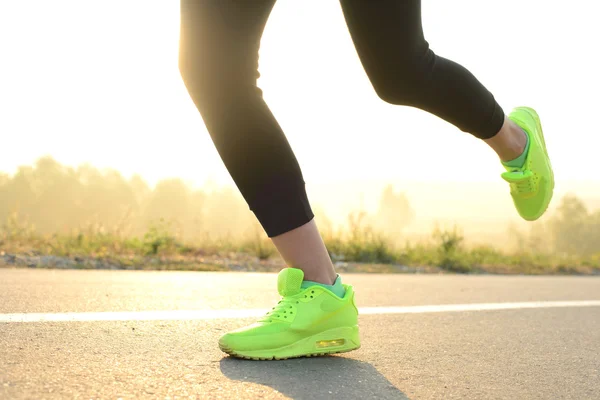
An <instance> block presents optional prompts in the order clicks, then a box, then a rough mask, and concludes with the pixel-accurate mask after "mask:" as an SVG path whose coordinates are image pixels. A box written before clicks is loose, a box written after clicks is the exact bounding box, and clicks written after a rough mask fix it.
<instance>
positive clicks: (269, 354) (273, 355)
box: [219, 326, 360, 361]
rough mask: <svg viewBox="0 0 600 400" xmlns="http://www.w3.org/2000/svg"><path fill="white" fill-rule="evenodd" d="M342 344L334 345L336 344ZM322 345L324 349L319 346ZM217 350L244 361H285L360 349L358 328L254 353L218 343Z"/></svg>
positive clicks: (325, 332)
mask: <svg viewBox="0 0 600 400" xmlns="http://www.w3.org/2000/svg"><path fill="white" fill-rule="evenodd" d="M340 341H341V342H343V343H342V344H339V345H337V346H336V345H335V343H336V342H340ZM319 343H322V344H323V345H325V346H326V347H322V346H323V345H322V346H319ZM219 348H220V349H221V351H223V352H224V353H227V354H229V355H230V356H232V357H236V358H242V359H246V360H256V361H267V360H287V359H290V358H300V357H321V356H326V355H330V354H339V353H347V352H350V351H354V350H357V349H359V348H360V338H359V334H358V326H353V327H343V328H335V329H330V330H328V331H324V332H320V333H317V334H316V335H313V336H310V337H308V338H304V339H302V340H299V341H297V342H295V343H292V344H291V345H288V346H284V347H280V348H275V349H262V350H254V351H236V350H234V349H232V348H229V347H227V346H225V345H223V344H221V343H219Z"/></svg>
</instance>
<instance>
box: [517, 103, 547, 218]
mask: <svg viewBox="0 0 600 400" xmlns="http://www.w3.org/2000/svg"><path fill="white" fill-rule="evenodd" d="M518 109H519V110H523V111H525V112H526V113H527V114H529V116H530V117H531V118H532V119H533V120H534V121H535V127H536V131H537V132H538V133H539V137H540V139H541V141H542V147H543V148H544V153H546V158H547V159H548V166H549V167H550V191H549V194H547V195H546V196H545V197H544V203H545V204H546V206H545V207H544V208H543V209H542V210H541V211H540V212H539V213H537V214H536V215H534V216H533V217H525V216H523V215H521V217H522V218H523V219H524V220H526V221H530V222H532V221H536V220H538V219H539V218H540V217H541V216H542V215H544V214H545V213H546V211H547V210H548V207H549V206H550V202H551V201H552V196H553V195H554V170H553V169H552V164H551V162H550V156H549V155H548V149H547V148H546V139H545V138H544V130H543V129H542V122H541V119H540V116H539V115H538V113H537V111H535V110H534V109H533V108H530V107H518Z"/></svg>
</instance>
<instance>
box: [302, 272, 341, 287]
mask: <svg viewBox="0 0 600 400" xmlns="http://www.w3.org/2000/svg"><path fill="white" fill-rule="evenodd" d="M331 272H332V270H331V271H330V270H329V268H320V269H315V268H311V269H310V270H308V271H307V270H305V271H304V280H305V281H311V282H317V283H322V284H324V285H333V284H334V283H335V280H336V279H337V274H336V273H335V272H333V274H332V273H331Z"/></svg>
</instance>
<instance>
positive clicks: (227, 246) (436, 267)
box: [0, 215, 600, 274]
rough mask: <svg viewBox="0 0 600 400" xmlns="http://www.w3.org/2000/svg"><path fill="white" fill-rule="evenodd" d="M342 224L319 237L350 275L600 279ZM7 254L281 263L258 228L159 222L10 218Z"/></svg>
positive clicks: (454, 239) (535, 258) (436, 235)
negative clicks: (60, 223)
mask: <svg viewBox="0 0 600 400" xmlns="http://www.w3.org/2000/svg"><path fill="white" fill-rule="evenodd" d="M349 226H350V228H349V229H348V230H346V231H337V232H333V231H328V232H325V233H324V240H325V244H326V246H327V248H328V250H329V252H330V256H331V258H332V260H333V261H335V262H337V263H338V265H341V266H342V267H341V268H344V266H346V268H350V270H352V271H361V272H395V271H399V269H398V268H397V266H406V267H413V268H417V267H419V268H421V270H422V271H424V272H451V273H498V274H600V254H596V255H594V256H588V257H583V256H577V255H569V254H550V253H534V252H518V253H510V254H509V253H505V252H502V251H499V250H497V249H494V248H493V247H490V246H478V247H469V246H467V245H466V244H465V241H464V237H463V236H462V234H461V232H460V230H459V229H458V228H456V227H454V228H453V229H439V228H438V229H436V230H435V231H434V232H433V234H432V236H431V240H430V241H429V242H424V243H418V244H411V243H410V242H406V243H404V244H403V245H393V244H392V243H394V241H393V240H392V238H388V237H386V236H385V235H384V234H383V233H382V232H377V231H375V230H373V229H372V228H371V227H369V226H366V225H365V224H363V223H362V219H361V216H360V215H358V216H354V217H352V218H351V219H350V224H349ZM7 254H13V255H15V254H16V255H23V254H24V255H28V254H29V255H34V256H58V257H63V258H68V259H71V260H74V263H73V265H74V267H75V268H97V265H99V264H98V262H97V261H98V260H100V261H102V262H104V263H106V264H107V265H111V266H112V267H114V268H124V269H157V270H210V271H223V270H231V269H238V270H248V269H250V270H259V271H260V270H277V269H278V268H281V266H282V261H281V260H280V259H279V256H278V255H277V254H278V253H277V251H276V249H275V247H274V246H273V244H272V243H271V241H270V240H268V238H267V237H266V236H265V235H264V233H262V232H261V231H260V230H259V229H257V230H255V231H254V232H253V233H252V234H251V235H249V236H247V237H246V238H242V239H232V238H227V237H224V238H218V239H217V238H210V237H208V236H206V237H201V238H197V239H196V240H194V241H182V240H180V239H179V238H178V237H176V236H175V235H174V234H172V233H171V230H170V227H169V225H168V224H166V223H164V221H160V222H159V223H157V224H154V225H152V226H150V228H149V229H148V231H147V232H146V234H144V235H143V236H141V237H124V236H122V235H119V234H116V233H111V232H105V231H103V230H102V229H99V228H97V227H89V228H88V229H85V230H81V231H76V232H75V231H74V232H68V233H56V234H52V235H42V234H39V233H37V232H36V231H35V229H33V228H32V227H30V226H26V225H24V224H20V223H18V222H17V220H16V218H12V219H11V218H9V220H8V221H7V223H6V224H4V226H3V227H2V228H1V229H0V256H3V255H7ZM0 260H1V258H0ZM90 260H92V261H93V262H92V261H90ZM348 265H350V266H351V267H348Z"/></svg>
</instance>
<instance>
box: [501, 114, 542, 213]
mask: <svg viewBox="0 0 600 400" xmlns="http://www.w3.org/2000/svg"><path fill="white" fill-rule="evenodd" d="M508 118H509V119H511V120H512V121H513V122H515V123H516V124H517V125H519V126H520V127H521V128H522V129H523V130H524V131H525V133H526V134H527V136H528V137H529V149H528V151H527V155H526V159H525V163H524V164H523V166H522V167H521V168H514V167H507V166H505V168H506V172H504V173H503V174H502V178H503V179H504V180H505V181H507V182H508V183H509V184H510V194H511V196H512V198H513V202H514V204H515V207H516V208H517V211H518V212H519V215H520V216H521V217H522V218H523V219H525V220H527V221H535V220H537V219H538V218H540V217H541V216H542V215H543V214H544V212H546V210H547V209H548V205H549V204H550V200H552V194H553V191H554V173H553V172H552V165H551V164H550V157H549V156H548V150H547V149H546V141H545V139H544V133H543V132H542V125H541V122H540V117H539V116H538V115H537V113H536V112H535V110H533V109H531V108H528V107H518V108H516V109H514V110H513V112H512V113H511V114H510V115H509V117H508Z"/></svg>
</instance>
